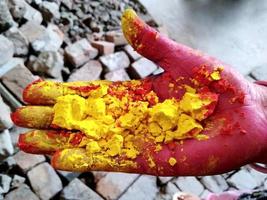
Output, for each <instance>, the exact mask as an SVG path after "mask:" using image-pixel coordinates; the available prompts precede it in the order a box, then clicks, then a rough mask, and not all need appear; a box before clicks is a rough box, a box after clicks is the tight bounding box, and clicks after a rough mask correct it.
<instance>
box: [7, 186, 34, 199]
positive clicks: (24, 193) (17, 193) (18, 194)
mask: <svg viewBox="0 0 267 200" xmlns="http://www.w3.org/2000/svg"><path fill="white" fill-rule="evenodd" d="M22 199H27V200H39V198H38V197H37V196H36V195H35V194H34V193H33V192H32V191H31V189H30V188H29V187H28V186H27V185H26V184H22V185H21V186H20V187H19V188H17V189H15V190H12V191H11V192H9V193H8V194H7V195H6V196H5V200H22Z"/></svg>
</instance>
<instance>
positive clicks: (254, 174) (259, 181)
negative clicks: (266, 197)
mask: <svg viewBox="0 0 267 200" xmlns="http://www.w3.org/2000/svg"><path fill="white" fill-rule="evenodd" d="M250 174H251V176H252V177H254V178H255V181H256V182H257V185H258V186H260V185H263V183H264V181H265V180H266V179H267V176H266V174H264V173H261V172H259V171H256V170H254V169H250Z"/></svg>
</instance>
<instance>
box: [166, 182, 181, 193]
mask: <svg viewBox="0 0 267 200" xmlns="http://www.w3.org/2000/svg"><path fill="white" fill-rule="evenodd" d="M179 191H180V190H179V189H178V188H177V186H176V185H174V184H173V183H172V182H168V183H167V186H166V193H167V194H169V195H171V196H173V195H174V194H175V193H177V192H179Z"/></svg>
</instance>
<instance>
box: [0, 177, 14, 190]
mask: <svg viewBox="0 0 267 200" xmlns="http://www.w3.org/2000/svg"><path fill="white" fill-rule="evenodd" d="M11 181H12V178H10V177H9V176H8V175H6V174H0V194H5V193H7V192H8V191H9V189H10V183H11Z"/></svg>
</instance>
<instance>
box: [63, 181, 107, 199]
mask: <svg viewBox="0 0 267 200" xmlns="http://www.w3.org/2000/svg"><path fill="white" fill-rule="evenodd" d="M60 196H61V198H62V199H64V200H73V199H77V200H88V199H93V200H101V199H103V198H101V197H100V196H99V195H98V194H97V193H96V192H94V191H93V190H92V189H91V188H89V187H87V186H86V185H85V184H84V183H83V182H82V181H80V180H79V179H77V178H75V179H73V180H72V181H71V182H70V183H69V184H68V185H67V186H66V187H65V188H64V189H63V190H62V192H61V195H60Z"/></svg>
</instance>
